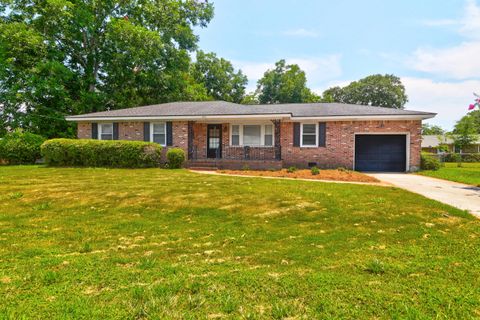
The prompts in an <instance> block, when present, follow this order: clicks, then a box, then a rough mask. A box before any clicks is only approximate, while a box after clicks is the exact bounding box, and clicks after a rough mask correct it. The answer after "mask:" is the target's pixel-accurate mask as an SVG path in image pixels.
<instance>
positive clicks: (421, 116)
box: [66, 113, 436, 122]
mask: <svg viewBox="0 0 480 320" xmlns="http://www.w3.org/2000/svg"><path fill="white" fill-rule="evenodd" d="M435 115H436V114H434V113H426V114H411V115H409V114H398V115H356V116H354V115H346V116H345V115H336V116H302V117H298V116H292V115H291V114H289V113H282V114H242V115H206V116H96V117H95V116H87V117H79V116H73V117H66V120H67V121H73V122H84V121H147V120H178V121H182V120H184V121H191V120H233V119H272V120H274V119H285V118H287V119H290V120H298V121H309V120H310V121H311V120H322V121H365V120H425V119H430V118H433V117H434V116H435Z"/></svg>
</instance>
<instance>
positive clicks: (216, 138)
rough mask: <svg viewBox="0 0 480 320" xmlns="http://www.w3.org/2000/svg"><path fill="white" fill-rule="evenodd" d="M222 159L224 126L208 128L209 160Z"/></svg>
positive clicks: (211, 125) (216, 125)
mask: <svg viewBox="0 0 480 320" xmlns="http://www.w3.org/2000/svg"><path fill="white" fill-rule="evenodd" d="M221 157H222V125H221V124H209V125H208V126H207V158H221Z"/></svg>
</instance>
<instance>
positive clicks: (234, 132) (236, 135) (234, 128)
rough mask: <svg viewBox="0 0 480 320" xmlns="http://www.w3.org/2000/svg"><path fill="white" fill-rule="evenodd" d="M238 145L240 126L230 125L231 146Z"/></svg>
mask: <svg viewBox="0 0 480 320" xmlns="http://www.w3.org/2000/svg"><path fill="white" fill-rule="evenodd" d="M239 145H240V126H239V125H232V146H239Z"/></svg>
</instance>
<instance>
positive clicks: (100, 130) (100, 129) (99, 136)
mask: <svg viewBox="0 0 480 320" xmlns="http://www.w3.org/2000/svg"><path fill="white" fill-rule="evenodd" d="M106 124H107V125H108V124H109V125H111V126H112V133H111V134H112V139H111V140H113V122H105V123H99V124H98V137H97V138H98V140H103V139H102V134H103V126H104V125H106ZM108 134H110V133H108ZM108 140H110V139H108Z"/></svg>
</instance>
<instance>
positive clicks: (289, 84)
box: [249, 60, 320, 104]
mask: <svg viewBox="0 0 480 320" xmlns="http://www.w3.org/2000/svg"><path fill="white" fill-rule="evenodd" d="M256 95H257V96H258V102H259V103H262V104H269V103H295V102H316V101H319V100H320V97H318V96H317V95H316V94H315V93H313V92H312V91H311V90H310V89H309V88H307V78H306V75H305V72H304V71H303V70H301V69H300V67H299V66H298V65H296V64H291V65H287V64H286V62H285V60H280V61H278V62H277V63H275V68H274V69H272V70H268V71H266V72H265V73H264V75H263V78H261V79H260V80H258V82H257V90H256ZM249 100H250V101H253V100H255V99H249Z"/></svg>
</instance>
